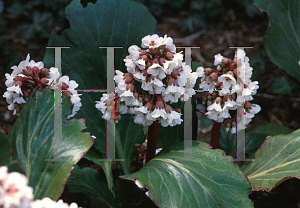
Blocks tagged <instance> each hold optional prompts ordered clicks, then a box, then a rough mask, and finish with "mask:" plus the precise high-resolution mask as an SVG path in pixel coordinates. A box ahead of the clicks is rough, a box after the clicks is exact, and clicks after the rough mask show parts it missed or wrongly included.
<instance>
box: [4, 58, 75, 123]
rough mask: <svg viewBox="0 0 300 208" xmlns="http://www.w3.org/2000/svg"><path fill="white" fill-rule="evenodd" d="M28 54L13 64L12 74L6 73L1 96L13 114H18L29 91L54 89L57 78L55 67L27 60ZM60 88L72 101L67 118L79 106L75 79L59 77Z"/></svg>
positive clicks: (73, 113)
mask: <svg viewBox="0 0 300 208" xmlns="http://www.w3.org/2000/svg"><path fill="white" fill-rule="evenodd" d="M29 59H30V56H29V54H28V55H27V57H26V60H24V61H21V62H20V63H19V65H18V66H13V67H11V69H13V72H12V74H11V75H10V74H9V73H6V74H5V76H6V81H5V85H6V86H7V91H6V92H5V93H4V95H3V97H5V98H6V102H7V103H8V104H9V105H8V109H9V110H13V111H14V113H13V114H14V115H19V113H20V111H21V109H22V107H23V105H24V103H25V102H26V100H27V99H28V97H29V96H30V94H31V92H32V91H33V90H34V89H35V88H36V87H37V90H41V89H46V88H48V89H52V90H54V89H55V81H56V80H57V79H58V78H59V72H58V69H57V68H54V67H51V68H50V69H47V68H44V63H43V62H37V63H36V62H34V61H33V60H31V61H29ZM59 84H61V89H62V90H66V91H63V92H64V93H65V94H66V95H67V96H68V98H69V99H70V100H71V102H72V114H71V115H69V116H68V118H71V117H73V116H74V115H75V114H76V112H77V111H78V110H79V108H80V107H81V102H80V98H79V94H77V91H76V90H75V89H76V88H77V87H78V84H77V83H76V82H75V81H72V80H71V81H69V77H68V76H63V77H60V79H59V83H57V85H59Z"/></svg>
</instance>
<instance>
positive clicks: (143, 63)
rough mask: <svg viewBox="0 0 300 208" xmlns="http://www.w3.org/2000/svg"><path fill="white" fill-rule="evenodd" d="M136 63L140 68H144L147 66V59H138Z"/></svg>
mask: <svg viewBox="0 0 300 208" xmlns="http://www.w3.org/2000/svg"><path fill="white" fill-rule="evenodd" d="M135 64H136V65H137V66H138V67H139V68H140V70H143V69H145V67H146V61H145V60H144V59H139V60H137V61H136V62H135Z"/></svg>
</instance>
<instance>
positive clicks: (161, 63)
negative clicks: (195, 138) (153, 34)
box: [159, 58, 166, 66]
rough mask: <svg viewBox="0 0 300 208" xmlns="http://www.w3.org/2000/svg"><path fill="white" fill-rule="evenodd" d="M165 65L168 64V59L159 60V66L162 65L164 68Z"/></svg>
mask: <svg viewBox="0 0 300 208" xmlns="http://www.w3.org/2000/svg"><path fill="white" fill-rule="evenodd" d="M165 63H166V59H164V58H160V59H159V64H160V65H161V66H164V64H165Z"/></svg>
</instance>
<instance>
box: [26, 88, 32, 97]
mask: <svg viewBox="0 0 300 208" xmlns="http://www.w3.org/2000/svg"><path fill="white" fill-rule="evenodd" d="M31 92H32V90H31V89H27V90H26V91H25V92H24V95H25V97H29V95H30V93H31Z"/></svg>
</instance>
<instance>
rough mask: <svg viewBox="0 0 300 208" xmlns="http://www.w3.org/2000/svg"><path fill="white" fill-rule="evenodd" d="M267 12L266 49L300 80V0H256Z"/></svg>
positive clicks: (272, 57)
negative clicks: (268, 23)
mask: <svg viewBox="0 0 300 208" xmlns="http://www.w3.org/2000/svg"><path fill="white" fill-rule="evenodd" d="M255 4H256V5H257V6H258V7H260V8H261V9H262V10H264V11H265V12H267V14H268V15H269V17H270V18H271V26H270V27H269V28H268V29H267V32H266V35H265V37H266V45H265V48H266V51H267V54H268V56H269V57H270V59H271V61H272V62H273V63H275V64H276V65H278V66H279V67H281V68H282V69H284V70H286V71H287V72H288V73H290V74H291V75H292V76H294V77H296V78H297V79H298V80H300V66H299V65H298V62H299V61H300V24H299V22H300V12H299V11H300V1H299V0H255Z"/></svg>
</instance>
